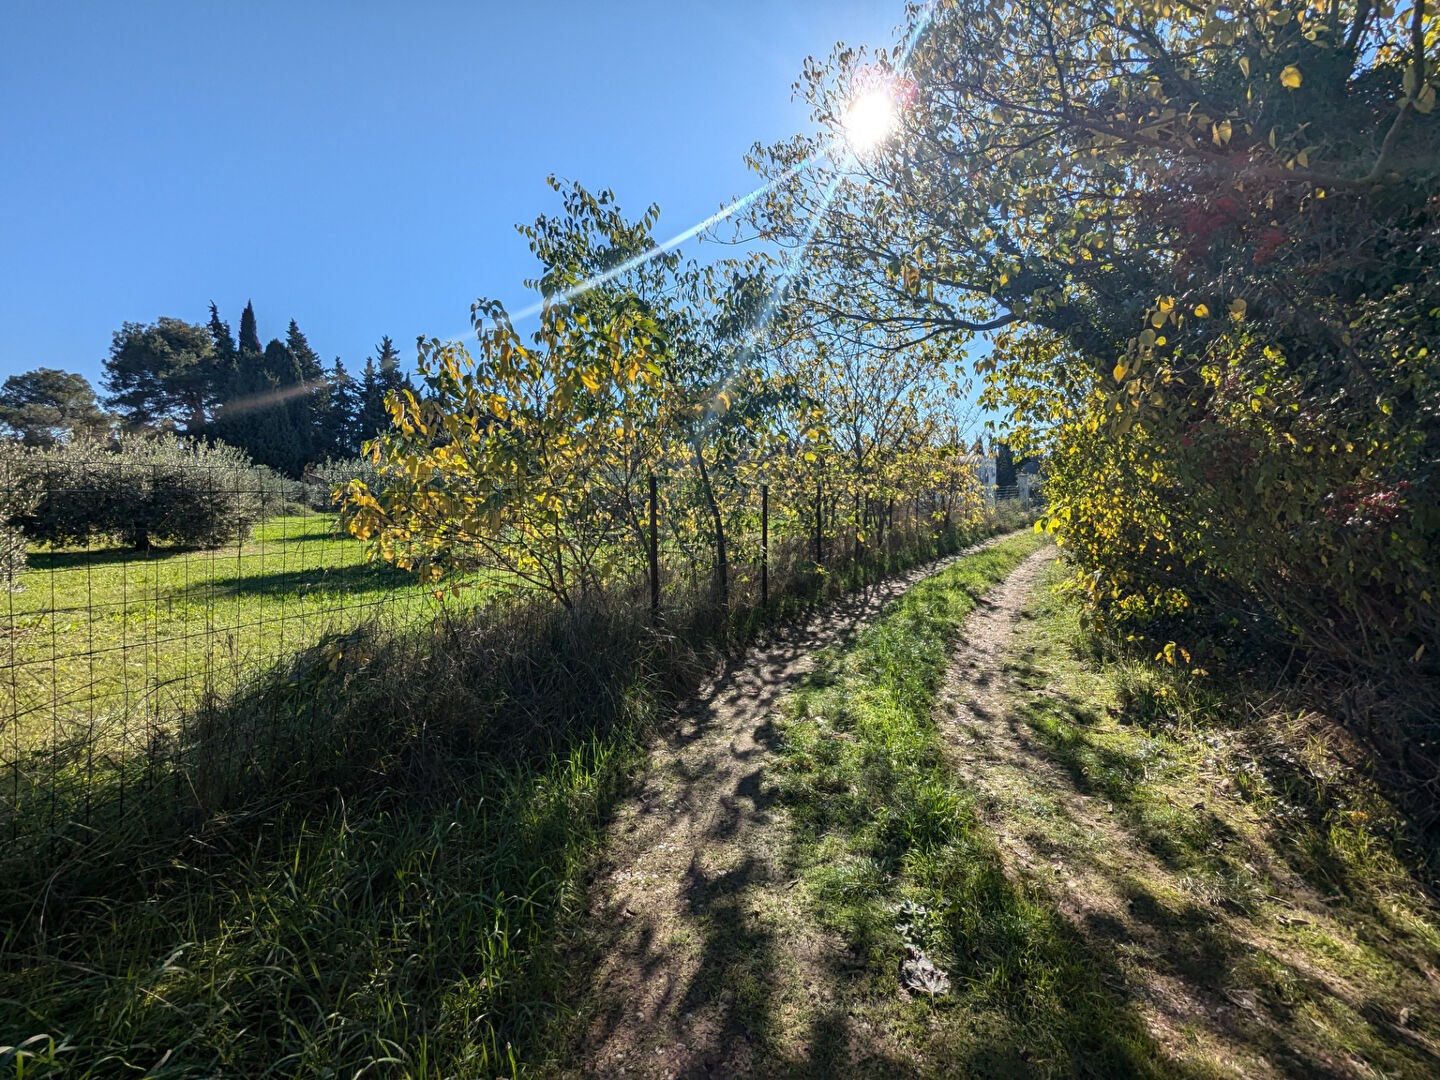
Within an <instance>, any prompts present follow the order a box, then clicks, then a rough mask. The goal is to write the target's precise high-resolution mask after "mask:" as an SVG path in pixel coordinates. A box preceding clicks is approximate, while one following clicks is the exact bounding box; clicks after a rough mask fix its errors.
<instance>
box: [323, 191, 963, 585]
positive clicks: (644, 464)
mask: <svg viewBox="0 0 1440 1080" xmlns="http://www.w3.org/2000/svg"><path fill="white" fill-rule="evenodd" d="M553 186H555V187H556V189H557V190H560V191H561V194H562V199H563V203H564V207H563V209H564V213H563V215H557V216H554V217H550V216H542V217H540V218H538V219H537V220H536V222H535V223H534V224H533V225H529V226H524V227H523V228H522V229H521V232H522V234H523V235H525V236H526V237H527V238H528V239H529V240H530V244H531V248H532V250H533V251H534V252H535V254H536V256H537V258H538V259H539V260H540V262H541V266H542V273H541V275H540V276H539V277H538V278H537V279H536V280H534V281H532V282H529V283H527V284H529V285H530V286H532V287H534V288H537V289H539V290H541V292H542V295H543V296H545V297H546V298H547V299H546V300H545V301H544V302H543V304H542V310H541V314H540V328H539V329H538V330H537V331H536V332H535V334H534V335H533V336H532V337H531V338H530V339H529V341H528V342H527V341H525V340H523V339H522V338H521V337H520V336H519V335H518V334H516V332H515V331H514V329H513V327H512V325H511V323H510V320H509V317H508V315H507V314H506V312H505V311H504V310H503V308H501V307H500V306H499V305H498V304H494V303H490V302H485V301H481V302H479V303H477V304H476V306H475V309H474V322H475V328H476V336H477V353H476V356H475V358H473V359H472V357H471V355H470V353H469V352H468V351H467V350H466V349H464V348H462V347H460V346H458V345H445V344H442V343H440V342H438V341H432V342H428V343H422V345H421V355H420V369H421V376H422V383H423V385H422V386H421V387H420V388H419V389H417V390H415V391H413V392H412V391H409V390H402V391H400V392H392V393H391V394H390V396H389V406H390V415H391V418H392V422H393V428H392V429H391V430H390V431H388V432H386V433H384V434H383V435H382V436H381V438H379V439H378V440H376V441H375V443H374V444H373V445H372V447H371V452H372V453H373V455H374V458H375V461H376V463H377V465H378V467H379V468H380V469H381V471H382V473H383V474H384V475H385V476H386V477H387V478H388V487H387V490H386V491H385V492H384V493H383V494H379V495H377V493H375V492H372V491H370V490H368V489H367V488H366V487H364V486H361V485H354V486H352V488H351V492H350V495H349V497H348V498H347V500H346V516H347V520H348V521H349V523H350V527H351V528H352V530H354V531H355V534H356V535H357V536H361V537H362V538H364V539H366V540H368V541H370V542H372V543H373V544H374V545H375V549H376V551H377V552H378V554H379V555H380V556H381V557H383V558H385V559H388V560H391V561H394V562H396V563H397V564H398V565H402V566H406V567H410V568H412V569H415V570H417V571H419V572H420V573H421V574H422V575H425V576H427V577H431V578H434V577H438V576H440V575H441V574H443V573H444V572H445V571H446V570H448V569H455V568H464V567H466V566H473V565H484V566H488V567H492V568H495V569H498V570H500V571H503V577H502V580H506V581H509V582H512V583H518V584H519V585H521V586H522V587H526V588H530V589H536V590H539V591H542V592H546V593H549V594H550V595H551V596H553V597H555V598H556V599H558V600H559V601H560V602H561V603H562V604H565V605H571V604H573V603H574V602H575V600H576V598H577V597H579V596H583V595H585V594H587V593H593V592H597V591H600V590H601V589H603V588H604V587H606V586H607V585H608V584H610V583H614V582H617V581H622V580H633V579H634V578H635V577H637V576H638V575H639V574H640V573H641V572H642V570H643V568H644V565H645V553H646V549H647V546H648V541H649V520H648V519H649V513H648V507H647V500H648V486H649V479H650V478H651V477H652V476H653V477H655V479H656V481H657V486H658V489H659V492H658V493H659V502H660V507H659V517H660V520H661V522H662V525H663V528H664V529H665V530H666V532H667V544H666V546H667V547H669V548H678V549H679V550H680V551H681V552H682V553H683V555H684V557H685V561H686V562H687V563H689V564H690V567H691V568H692V572H695V571H694V569H693V568H698V567H703V566H707V565H708V568H709V569H708V572H707V576H708V577H709V579H710V583H711V588H712V590H713V592H714V595H715V597H716V599H717V601H718V603H719V605H720V606H721V607H722V608H723V606H724V605H725V604H727V603H728V597H729V592H730V588H731V572H732V567H734V566H736V565H737V564H738V565H745V564H747V563H752V562H753V561H755V560H757V559H758V558H759V555H760V552H759V544H758V541H759V539H760V535H759V534H760V531H761V530H760V528H759V525H760V522H759V519H758V514H757V511H758V509H759V505H758V504H759V501H760V500H759V498H758V496H759V494H760V489H761V488H762V486H765V485H768V488H769V492H770V500H769V506H770V508H771V516H770V518H769V522H768V529H769V536H770V538H771V539H772V540H793V539H800V540H802V541H809V540H810V538H811V537H812V536H813V537H814V538H815V562H816V563H817V564H818V563H822V562H824V561H826V557H827V556H826V551H825V550H824V549H825V546H826V534H827V533H828V534H831V537H832V538H834V539H838V538H836V537H834V534H836V533H839V532H840V531H841V530H842V529H846V528H848V530H849V531H850V536H851V538H853V543H850V544H848V545H847V547H848V552H847V554H848V556H849V557H850V558H851V559H859V558H860V556H861V555H862V553H863V551H864V549H865V548H866V546H867V545H875V546H883V544H882V540H883V541H884V543H888V542H889V538H890V537H892V536H893V535H894V534H895V533H896V532H897V531H901V532H911V533H914V532H921V533H923V532H927V531H935V530H940V529H944V528H947V527H950V526H957V525H960V524H962V523H963V522H964V521H966V520H968V519H969V518H970V517H972V516H973V515H974V514H975V512H976V510H977V501H976V496H977V491H976V488H975V484H974V480H973V474H971V473H969V472H968V470H967V468H966V467H965V464H964V462H963V460H962V458H961V456H960V455H959V454H958V453H957V448H958V445H959V443H958V435H957V433H956V430H955V426H954V425H953V424H952V423H949V422H948V421H950V420H952V419H953V417H951V416H949V415H948V414H947V412H946V405H947V404H948V398H947V393H946V392H947V389H949V388H950V387H951V386H952V385H953V384H952V382H951V369H952V367H953V364H952V363H951V362H950V361H949V359H948V358H947V357H946V356H945V354H944V353H943V352H942V351H940V350H938V349H917V350H915V351H914V352H913V353H906V354H904V355H903V356H899V357H894V356H891V355H889V354H888V353H887V352H886V351H885V350H883V349H877V348H873V347H871V346H872V344H873V343H871V342H868V341H862V342H860V343H859V344H856V343H854V342H837V343H836V344H834V346H833V348H827V347H825V346H821V345H817V344H816V343H815V341H814V339H813V338H812V337H810V336H808V334H807V330H809V329H811V328H810V327H807V326H804V325H801V324H800V323H799V322H798V321H797V319H796V318H795V316H794V314H793V312H792V311H791V310H790V309H791V303H792V301H791V300H790V299H788V298H787V292H786V289H785V288H784V286H783V283H782V282H780V281H779V280H776V279H775V278H774V276H773V274H772V272H771V269H770V267H769V265H767V260H764V259H757V260H751V261H749V262H742V263H719V264H716V265H714V266H710V267H706V268H698V267H695V266H693V265H691V264H686V263H684V262H683V261H682V260H681V257H680V255H679V254H678V253H677V252H665V251H661V250H660V249H659V248H658V247H657V246H656V245H655V241H654V239H653V237H652V230H653V228H654V225H655V222H656V219H657V216H658V209H657V208H656V207H653V206H652V207H650V208H649V209H648V210H647V211H646V213H645V214H644V215H643V216H642V217H641V218H640V219H639V220H638V221H630V220H628V219H627V218H625V216H624V215H623V214H622V213H621V212H620V210H619V208H618V207H617V206H616V205H615V202H614V196H613V195H612V194H611V193H610V192H600V193H598V194H594V193H591V192H589V191H587V190H586V189H584V188H583V187H580V186H579V185H572V186H570V187H568V188H562V187H561V185H559V184H558V183H556V184H554V185H553ZM833 356H841V357H842V359H841V361H840V362H838V363H832V357H833ZM942 507H943V509H944V512H943V513H942V512H941V508H942ZM831 547H832V548H838V547H839V544H838V543H832V544H831Z"/></svg>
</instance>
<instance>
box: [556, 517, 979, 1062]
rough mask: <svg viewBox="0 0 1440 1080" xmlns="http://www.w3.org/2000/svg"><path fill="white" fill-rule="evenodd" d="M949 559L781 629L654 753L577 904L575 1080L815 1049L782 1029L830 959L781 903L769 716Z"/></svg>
mask: <svg viewBox="0 0 1440 1080" xmlns="http://www.w3.org/2000/svg"><path fill="white" fill-rule="evenodd" d="M999 539H1000V538H995V539H994V540H990V541H987V542H986V543H983V544H979V545H977V546H976V547H974V548H971V549H969V551H966V552H963V553H962V554H970V553H972V552H974V551H978V550H981V549H982V548H985V547H989V546H990V545H991V544H993V543H995V542H997V541H998V540H999ZM959 557H960V556H958V555H957V556H953V557H951V558H949V559H944V560H940V561H938V562H935V563H931V564H929V565H927V566H924V567H921V568H919V569H917V570H915V571H912V572H911V573H909V574H905V575H902V576H900V577H897V578H894V579H891V580H889V581H887V582H884V583H881V584H879V585H877V586H874V587H871V588H869V589H867V590H865V591H863V592H861V593H857V594H854V595H852V596H849V597H846V598H844V599H842V600H841V601H840V602H839V603H838V604H836V605H835V606H832V607H830V608H828V609H827V610H826V611H824V612H823V613H822V614H820V615H817V616H816V617H814V618H812V619H811V620H810V621H809V622H807V623H805V624H802V625H799V626H796V627H793V628H790V629H788V630H785V631H782V632H781V633H780V634H778V635H777V636H776V637H774V638H772V639H771V640H769V641H767V642H765V643H763V644H762V645H761V646H759V647H757V648H756V649H754V650H753V651H751V652H750V653H749V654H747V655H746V656H745V657H743V658H742V659H741V660H740V661H738V662H736V663H733V664H731V665H729V666H728V667H727V668H726V669H725V670H724V671H723V672H722V673H721V674H720V675H719V676H718V677H717V678H716V679H715V680H714V681H713V682H712V683H711V684H710V685H709V686H707V687H706V688H705V689H704V690H702V692H701V693H700V695H698V697H697V699H696V701H695V702H694V703H693V705H692V707H691V708H689V709H688V710H687V711H686V712H685V713H683V714H682V715H681V716H680V717H679V722H678V723H677V724H676V726H675V730H674V732H673V733H672V734H671V736H670V737H669V739H668V740H667V741H666V742H665V743H664V744H662V745H661V746H659V747H657V748H656V750H655V751H654V753H653V755H652V758H651V764H650V769H649V772H648V774H647V776H646V779H645V782H644V786H643V788H642V789H641V791H640V792H639V794H638V796H637V797H636V798H634V799H633V800H630V801H629V802H628V803H627V804H626V806H625V808H624V809H623V810H622V811H621V812H620V814H619V815H618V816H617V818H616V820H615V821H614V822H613V824H612V826H611V830H610V841H609V845H608V848H609V851H610V862H609V863H608V864H607V865H606V866H604V867H603V868H602V871H601V873H600V874H599V875H598V878H597V880H596V883H595V886H594V889H593V891H592V898H591V903H590V919H589V921H588V926H587V930H588V931H589V932H590V934H592V935H593V936H594V938H595V939H596V944H595V947H596V949H597V955H598V956H599V957H600V959H599V963H598V968H597V972H596V975H595V977H594V979H593V982H592V985H591V989H590V991H589V993H588V994H585V995H583V997H584V999H585V1000H586V1001H587V1002H588V1006H587V1016H586V1021H587V1027H586V1031H585V1034H584V1039H583V1043H582V1046H581V1048H580V1049H579V1051H578V1052H577V1053H576V1054H575V1057H574V1060H575V1061H577V1062H578V1063H580V1065H581V1067H582V1068H584V1069H585V1070H586V1072H587V1073H588V1074H589V1075H594V1076H637V1077H705V1076H716V1077H720V1076H736V1075H745V1074H746V1073H748V1072H750V1071H752V1070H753V1069H754V1068H755V1067H756V1066H757V1065H758V1064H760V1061H759V1057H760V1056H762V1052H761V1051H760V1050H759V1049H758V1047H757V1045H756V1044H757V1042H758V1041H764V1040H766V1039H773V1038H777V1037H778V1038H779V1039H780V1040H781V1041H783V1042H786V1043H787V1044H790V1045H806V1044H807V1043H810V1042H812V1041H814V1040H815V1039H818V1038H821V1037H823V1033H821V1032H814V1033H808V1032H805V1031H796V1030H794V1025H795V1024H797V1023H802V1022H805V1023H808V1022H809V1020H808V1019H806V1020H803V1021H802V1020H801V1017H802V1016H803V1017H806V1018H810V1017H813V1016H814V1015H816V1013H817V1011H819V1012H823V1011H824V1005H825V1002H826V1001H827V1000H828V999H829V996H830V993H831V991H830V989H828V987H827V978H826V977H825V975H826V973H829V972H833V970H834V965H835V963H836V962H837V954H838V953H839V952H840V951H841V946H840V945H839V944H838V942H837V941H836V940H834V939H833V938H832V937H831V936H829V935H827V934H825V933H824V932H823V931H821V930H819V929H817V928H816V927H815V926H814V925H813V923H812V922H811V920H808V919H806V918H805V917H804V912H803V910H802V907H801V904H800V902H799V900H798V898H797V897H796V896H795V895H794V893H793V891H792V889H791V886H793V884H794V881H793V880H792V878H791V875H790V873H789V871H788V870H787V869H786V865H785V857H784V849H785V845H786V844H787V842H788V840H789V835H788V829H787V827H786V824H785V822H784V820H783V818H782V817H781V815H780V813H779V812H778V810H775V809H774V802H775V792H774V790H773V788H772V786H771V784H770V782H769V780H768V779H767V771H768V765H769V762H770V760H771V758H772V752H771V747H770V741H771V736H772V731H771V728H770V722H769V717H770V714H771V712H772V711H773V710H774V708H775V706H776V704H777V703H778V702H779V701H780V699H781V698H782V697H783V696H784V695H785V694H786V693H788V692H789V691H791V690H793V689H794V688H795V687H796V685H797V684H798V683H799V681H800V679H801V678H802V677H803V676H804V675H805V674H806V673H807V672H808V671H810V670H811V668H812V664H813V658H814V655H815V653H817V652H818V651H820V650H822V649H824V648H827V647H829V646H832V645H836V644H839V643H843V642H845V641H846V640H848V639H850V638H851V637H853V635H854V634H855V633H856V631H858V630H859V629H860V628H861V627H863V626H864V625H865V624H866V623H867V622H869V621H870V620H871V619H872V618H874V616H875V615H876V614H877V613H878V612H879V611H880V610H881V608H882V607H884V605H885V604H886V603H888V602H889V601H890V600H893V599H894V598H895V597H897V596H899V595H900V594H901V593H903V592H904V591H905V590H906V589H908V588H909V587H910V586H911V585H912V584H914V583H915V582H916V581H918V580H920V579H921V578H923V577H926V576H928V575H930V574H933V573H936V572H938V571H939V570H941V569H943V568H944V567H945V566H947V565H949V563H951V562H953V561H954V559H955V558H959ZM838 962H839V963H840V964H841V965H842V966H843V963H844V960H843V958H840V959H839V961H838ZM757 1029H759V1030H757ZM766 1064H767V1065H770V1066H773V1065H774V1063H773V1062H767V1063H766Z"/></svg>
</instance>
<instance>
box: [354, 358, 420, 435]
mask: <svg viewBox="0 0 1440 1080" xmlns="http://www.w3.org/2000/svg"><path fill="white" fill-rule="evenodd" d="M375 351H376V356H375V357H373V358H367V359H366V361H365V370H364V371H363V372H362V373H361V376H360V422H359V425H358V426H359V432H358V438H359V440H360V441H361V442H364V441H366V440H368V439H373V438H374V437H375V436H376V435H378V434H379V433H380V432H381V431H384V430H385V429H386V428H388V427H389V426H390V413H389V412H388V411H387V410H386V408H385V396H386V395H387V394H389V393H390V392H391V391H400V390H407V389H413V384H412V383H411V382H410V376H409V375H407V374H406V373H405V372H404V371H402V370H401V368H400V351H399V350H398V349H396V348H395V343H394V342H393V341H391V340H390V338H389V336H388V335H387V336H385V337H382V338H381V339H380V344H379V346H378V347H377V348H376V350H375Z"/></svg>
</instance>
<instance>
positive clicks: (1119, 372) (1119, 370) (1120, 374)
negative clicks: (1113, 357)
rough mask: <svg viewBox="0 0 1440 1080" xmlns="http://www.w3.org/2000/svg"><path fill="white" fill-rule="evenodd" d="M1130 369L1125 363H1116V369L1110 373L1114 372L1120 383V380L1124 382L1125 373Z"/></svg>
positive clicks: (1116, 379)
mask: <svg viewBox="0 0 1440 1080" xmlns="http://www.w3.org/2000/svg"><path fill="white" fill-rule="evenodd" d="M1129 370H1130V369H1129V368H1127V367H1126V366H1125V365H1124V364H1116V365H1115V370H1114V371H1112V372H1111V373H1110V374H1112V375H1114V376H1115V381H1116V382H1117V383H1118V382H1124V381H1125V373H1126V372H1127V371H1129Z"/></svg>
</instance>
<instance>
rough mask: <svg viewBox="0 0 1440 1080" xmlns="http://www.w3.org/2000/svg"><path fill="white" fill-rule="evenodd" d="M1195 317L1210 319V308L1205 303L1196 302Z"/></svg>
mask: <svg viewBox="0 0 1440 1080" xmlns="http://www.w3.org/2000/svg"><path fill="white" fill-rule="evenodd" d="M1195 317H1196V318H1197V319H1208V318H1209V317H1210V308H1209V307H1208V306H1207V305H1205V304H1196V305H1195Z"/></svg>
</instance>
